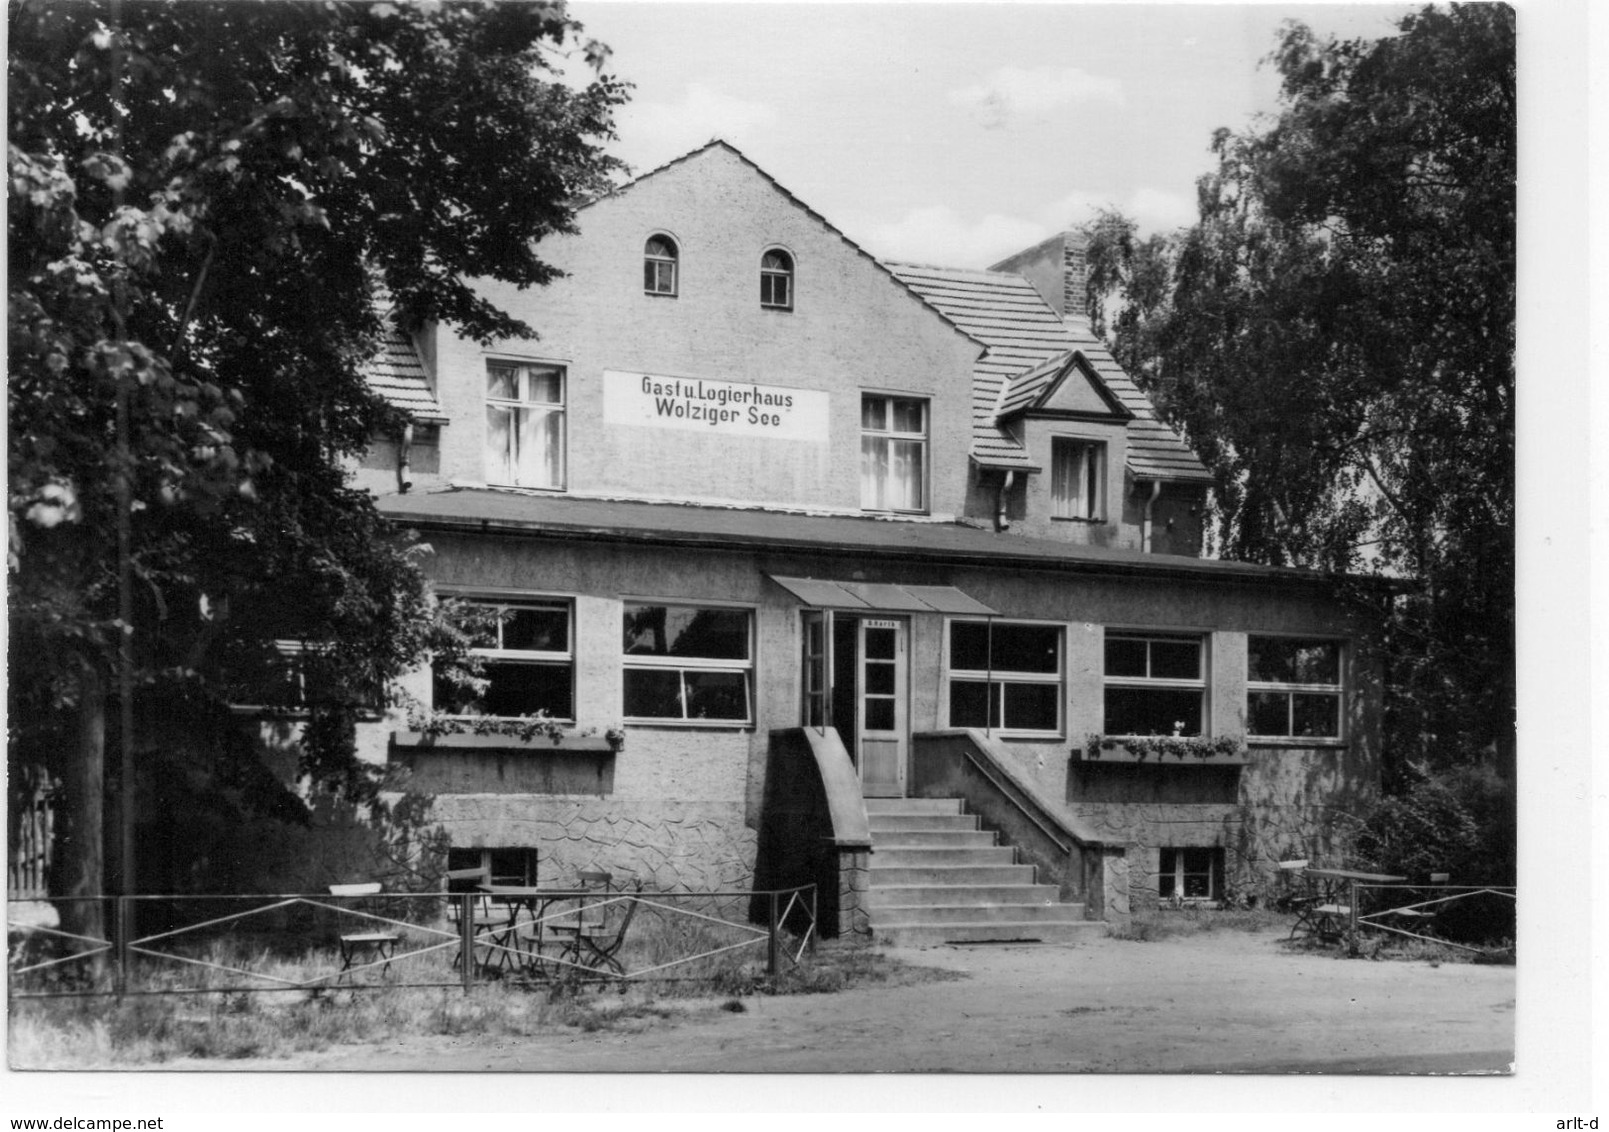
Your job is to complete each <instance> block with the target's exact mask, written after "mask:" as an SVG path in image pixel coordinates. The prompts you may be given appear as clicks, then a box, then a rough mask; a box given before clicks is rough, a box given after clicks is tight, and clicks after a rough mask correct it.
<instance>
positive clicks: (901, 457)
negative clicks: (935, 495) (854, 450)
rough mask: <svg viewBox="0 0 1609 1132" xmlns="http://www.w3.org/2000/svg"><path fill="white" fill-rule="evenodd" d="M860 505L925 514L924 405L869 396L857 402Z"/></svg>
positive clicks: (903, 398) (869, 509)
mask: <svg viewBox="0 0 1609 1132" xmlns="http://www.w3.org/2000/svg"><path fill="white" fill-rule="evenodd" d="M860 505H861V507H863V508H864V509H866V510H868V511H925V510H927V402H926V401H923V400H920V399H918V398H914V397H887V396H883V395H882V394H873V393H868V394H865V395H863V396H862V397H861V399H860Z"/></svg>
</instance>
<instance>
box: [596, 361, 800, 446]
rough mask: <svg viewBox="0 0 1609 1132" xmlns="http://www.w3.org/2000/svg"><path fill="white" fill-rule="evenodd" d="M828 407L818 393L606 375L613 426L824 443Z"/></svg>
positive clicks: (608, 418) (607, 411)
mask: <svg viewBox="0 0 1609 1132" xmlns="http://www.w3.org/2000/svg"><path fill="white" fill-rule="evenodd" d="M827 403H828V397H827V394H825V393H823V392H821V391H819V390H815V389H789V388H786V387H784V386H779V385H756V384H753V383H752V382H734V381H706V380H704V379H702V378H689V377H656V376H654V375H653V374H648V373H626V372H623V371H621V370H610V369H606V370H604V371H603V419H604V421H605V422H606V423H608V424H617V425H635V426H638V427H643V428H682V429H701V430H703V431H704V432H706V433H713V434H715V435H719V436H759V437H765V438H768V439H771V440H809V441H814V442H816V443H818V444H825V443H827Z"/></svg>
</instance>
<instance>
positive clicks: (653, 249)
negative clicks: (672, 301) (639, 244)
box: [642, 236, 679, 298]
mask: <svg viewBox="0 0 1609 1132" xmlns="http://www.w3.org/2000/svg"><path fill="white" fill-rule="evenodd" d="M642 254H643V260H642V289H643V290H644V291H646V292H648V294H650V295H669V296H671V297H672V298H674V297H675V296H676V264H677V260H678V259H679V256H678V255H677V251H676V241H675V240H673V239H671V238H670V237H669V236H651V237H649V239H648V242H647V243H646V244H644V245H643V253H642Z"/></svg>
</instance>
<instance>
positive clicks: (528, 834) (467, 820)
mask: <svg viewBox="0 0 1609 1132" xmlns="http://www.w3.org/2000/svg"><path fill="white" fill-rule="evenodd" d="M431 814H432V819H433V820H434V821H435V822H438V823H440V825H441V826H442V828H443V829H444V830H445V831H446V832H447V836H448V837H449V838H450V839H451V841H452V844H453V846H454V847H469V848H477V847H479V848H491V849H497V848H531V849H535V850H536V852H537V878H538V882H539V883H541V884H555V885H567V884H569V883H571V882H573V880H574V878H575V875H576V873H577V872H578V871H579V870H581V869H593V868H598V869H606V870H608V871H609V872H612V873H614V874H615V876H616V877H619V878H623V879H625V880H628V881H630V880H641V881H642V882H643V883H644V884H645V885H647V886H648V887H651V888H657V889H661V890H667V891H673V890H683V891H692V892H701V891H702V892H708V891H715V890H734V889H746V888H749V887H751V884H752V881H753V879H754V854H755V835H754V831H753V830H751V829H749V828H748V827H746V826H745V825H744V824H743V803H742V801H741V800H738V801H733V802H730V803H723V802H670V801H664V802H649V801H625V800H620V799H606V798H562V797H559V798H555V797H542V796H537V795H527V796H519V795H508V794H445V795H439V796H438V797H437V798H436V800H435V804H434V806H433V807H432V811H431Z"/></svg>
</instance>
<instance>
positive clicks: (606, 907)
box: [576, 880, 643, 975]
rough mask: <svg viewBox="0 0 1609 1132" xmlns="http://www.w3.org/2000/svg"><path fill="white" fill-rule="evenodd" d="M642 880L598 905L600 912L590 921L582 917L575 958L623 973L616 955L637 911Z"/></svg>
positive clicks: (589, 966) (592, 967) (590, 965)
mask: <svg viewBox="0 0 1609 1132" xmlns="http://www.w3.org/2000/svg"><path fill="white" fill-rule="evenodd" d="M642 887H643V885H642V881H640V880H639V881H637V882H636V883H635V884H634V885H633V886H632V889H631V895H630V896H627V897H625V898H624V899H621V898H618V897H616V898H614V899H612V900H610V902H609V903H607V904H603V905H601V906H600V907H599V908H598V911H599V912H600V913H602V915H601V916H600V917H599V918H598V920H597V921H596V922H594V923H588V922H586V921H583V923H582V926H581V930H580V931H579V932H577V934H576V962H578V963H580V964H581V966H583V967H586V968H587V969H589V970H593V971H597V970H600V969H602V968H605V967H607V968H608V969H609V970H611V971H613V972H614V973H615V974H617V975H624V974H625V973H626V968H625V966H624V965H623V964H622V963H621V962H620V960H619V959H618V958H617V956H618V955H619V952H620V949H621V947H622V946H623V945H624V944H625V942H626V933H627V932H628V931H630V930H631V920H632V917H634V916H635V915H636V914H637V897H638V896H639V895H640V894H641V893H642Z"/></svg>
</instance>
